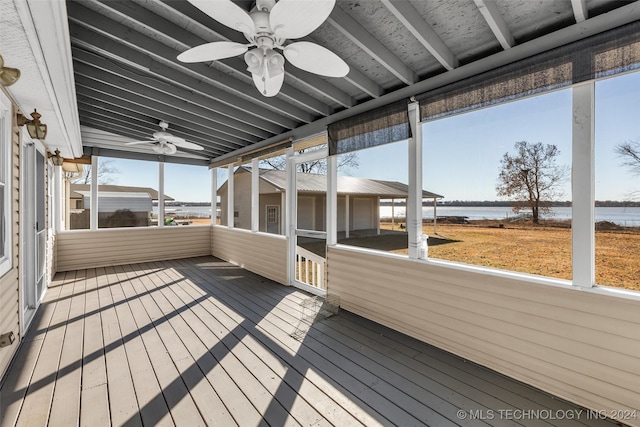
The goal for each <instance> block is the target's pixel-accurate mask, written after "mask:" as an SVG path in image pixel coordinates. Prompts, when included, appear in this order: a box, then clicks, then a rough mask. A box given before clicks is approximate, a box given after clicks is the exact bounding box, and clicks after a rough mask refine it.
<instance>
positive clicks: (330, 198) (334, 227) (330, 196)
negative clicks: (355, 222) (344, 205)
mask: <svg viewBox="0 0 640 427" xmlns="http://www.w3.org/2000/svg"><path fill="white" fill-rule="evenodd" d="M337 243H338V158H337V156H329V157H327V246H333V245H336V244H337Z"/></svg>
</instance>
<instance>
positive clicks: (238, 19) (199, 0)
mask: <svg viewBox="0 0 640 427" xmlns="http://www.w3.org/2000/svg"><path fill="white" fill-rule="evenodd" d="M189 3H191V4H192V5H194V6H195V7H197V8H198V9H200V10H201V11H203V12H204V13H206V14H207V15H209V16H210V17H212V18H213V19H215V20H216V21H218V22H219V23H221V24H223V25H226V26H227V27H229V28H233V29H234V30H237V31H240V32H242V33H250V34H252V33H253V32H254V30H255V25H254V24H253V19H251V16H249V14H248V13H247V12H246V11H245V10H244V9H242V8H241V7H240V6H238V5H237V4H235V3H234V2H232V1H231V0H216V1H211V0H189Z"/></svg>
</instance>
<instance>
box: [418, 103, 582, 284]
mask: <svg viewBox="0 0 640 427" xmlns="http://www.w3.org/2000/svg"><path fill="white" fill-rule="evenodd" d="M571 123H572V122H571V90H562V91H556V92H550V93H546V94H544V95H540V96H535V97H531V98H527V99H522V100H519V101H514V102H509V103H504V104H500V105H497V106H492V107H488V108H485V109H481V110H475V111H472V112H469V113H464V114H460V115H456V116H450V117H447V118H444V119H441V120H434V121H432V122H427V123H425V124H424V125H423V188H425V189H427V190H431V191H433V192H435V193H438V194H440V195H442V196H444V198H443V199H442V200H440V201H438V203H437V206H436V209H435V212H436V214H435V216H436V224H435V230H434V226H433V225H431V222H432V221H433V217H434V215H433V212H434V209H433V207H432V206H425V207H424V208H423V218H424V219H425V222H428V223H429V225H428V228H427V226H426V224H425V228H424V232H425V234H428V235H429V257H431V258H438V259H445V260H449V261H457V262H462V263H466V264H473V265H481V266H486V267H493V268H498V269H504V270H511V271H517V272H522V273H530V274H537V275H543V276H549V277H555V278H561V279H569V280H570V279H571V278H572V271H571V266H572V264H571V188H570V173H569V168H570V165H571V151H572V150H571V141H572V137H571V135H572V134H571V131H572V129H571ZM523 141H526V142H527V147H532V146H535V145H537V144H538V143H541V147H542V149H543V150H546V147H547V146H553V147H556V148H557V152H556V153H555V154H552V155H551V157H552V158H553V160H554V162H553V164H555V165H556V166H557V168H558V169H557V170H556V172H562V173H560V174H559V176H558V179H557V183H556V184H557V185H555V188H554V189H553V191H548V192H547V194H543V197H541V198H540V202H541V203H540V205H539V207H540V210H539V211H538V212H537V214H538V217H537V220H536V212H535V210H534V209H532V208H531V207H530V204H529V203H523V202H528V200H529V199H527V196H528V194H526V192H512V191H505V192H500V191H499V186H500V182H501V179H500V177H501V176H502V175H501V173H502V172H503V171H504V170H505V168H504V167H503V165H506V164H505V161H507V158H505V155H507V153H508V154H509V157H510V158H517V157H519V156H518V153H519V151H518V150H519V149H520V148H522V145H521V142H523ZM534 164H535V162H534ZM518 165H519V163H517V162H514V163H513V164H512V167H511V168H510V169H509V175H505V176H504V178H505V179H510V180H523V181H525V182H532V179H533V177H534V175H533V174H534V170H533V166H531V167H529V166H526V167H520V166H518ZM550 172H551V170H549V169H547V170H546V171H544V173H547V174H548V173H550ZM520 188H522V189H526V185H521V186H520ZM507 193H510V194H507ZM533 206H535V203H534V204H533ZM514 207H516V209H515V210H514V209H513V208H514ZM543 208H544V209H543Z"/></svg>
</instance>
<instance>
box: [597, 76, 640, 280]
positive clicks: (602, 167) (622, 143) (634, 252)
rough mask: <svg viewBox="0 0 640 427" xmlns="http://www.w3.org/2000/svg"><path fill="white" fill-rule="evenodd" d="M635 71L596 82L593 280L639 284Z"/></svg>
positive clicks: (639, 106) (638, 85)
mask: <svg viewBox="0 0 640 427" xmlns="http://www.w3.org/2000/svg"><path fill="white" fill-rule="evenodd" d="M638 111H640V73H639V72H635V73H631V74H625V75H621V76H618V77H613V78H611V79H607V80H601V81H598V82H596V126H595V129H596V138H595V145H596V147H595V156H596V160H595V167H596V170H595V178H596V191H595V199H596V205H595V244H596V247H595V258H596V265H595V268H596V283H597V284H599V285H606V286H616V287H623V288H627V289H634V290H640V270H639V268H638V265H639V264H638V259H640V160H639V158H638V157H636V156H637V155H638V154H640V128H638Z"/></svg>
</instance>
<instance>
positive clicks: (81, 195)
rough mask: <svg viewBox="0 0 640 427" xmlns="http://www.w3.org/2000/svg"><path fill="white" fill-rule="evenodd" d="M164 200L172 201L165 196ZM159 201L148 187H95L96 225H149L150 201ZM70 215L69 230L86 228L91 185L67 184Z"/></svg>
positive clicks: (87, 226)
mask: <svg viewBox="0 0 640 427" xmlns="http://www.w3.org/2000/svg"><path fill="white" fill-rule="evenodd" d="M164 198H165V200H167V201H171V200H174V199H173V198H172V197H169V196H166V195H165V197H164ZM154 201H155V202H157V201H158V191H157V190H154V189H153V188H149V187H129V186H122V185H100V186H98V226H99V227H103V228H112V227H140V226H148V225H152V221H151V215H152V212H153V202H154ZM69 206H70V209H69V211H68V212H69V213H68V215H69V217H68V221H69V224H70V227H69V228H70V229H71V230H78V229H86V228H89V222H90V220H89V215H90V208H91V188H90V185H89V184H71V185H70V186H69Z"/></svg>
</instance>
